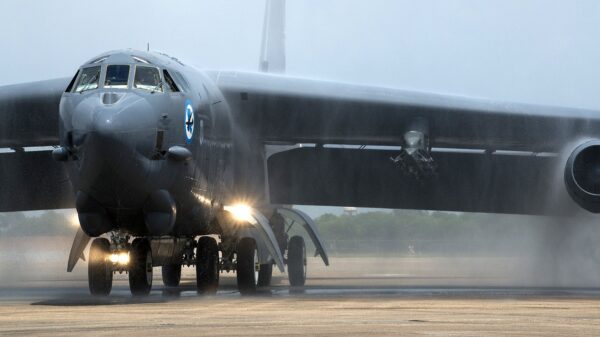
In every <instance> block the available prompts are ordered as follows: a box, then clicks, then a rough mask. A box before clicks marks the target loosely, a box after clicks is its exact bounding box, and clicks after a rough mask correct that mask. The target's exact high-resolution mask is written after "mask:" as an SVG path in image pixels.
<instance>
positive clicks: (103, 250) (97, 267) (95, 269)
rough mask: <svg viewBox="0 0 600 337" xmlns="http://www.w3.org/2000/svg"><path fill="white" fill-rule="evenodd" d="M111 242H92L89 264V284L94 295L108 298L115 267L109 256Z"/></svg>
mask: <svg viewBox="0 0 600 337" xmlns="http://www.w3.org/2000/svg"><path fill="white" fill-rule="evenodd" d="M109 254H110V242H108V240H107V239H105V238H97V239H95V240H94V241H92V246H91V247H90V257H89V262H88V283H89V287H90V293H91V294H92V295H99V296H107V295H108V294H110V291H111V289H112V281H113V267H112V262H111V261H110V260H109V258H108V256H109Z"/></svg>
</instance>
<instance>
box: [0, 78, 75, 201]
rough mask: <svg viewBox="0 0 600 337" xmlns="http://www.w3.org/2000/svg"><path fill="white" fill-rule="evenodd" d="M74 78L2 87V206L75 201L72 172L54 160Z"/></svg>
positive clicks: (0, 104) (0, 167)
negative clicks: (65, 97)
mask: <svg viewBox="0 0 600 337" xmlns="http://www.w3.org/2000/svg"><path fill="white" fill-rule="evenodd" d="M69 80H70V78H63V79H56V80H49V81H40V82H32V83H24V84H17V85H10V86H4V87H0V212H12V211H21V210H40V209H56V208H69V207H73V205H74V202H73V193H72V191H71V187H70V183H69V180H68V176H67V172H66V170H65V168H64V165H63V164H62V163H58V162H56V161H54V160H52V155H51V151H49V149H48V148H45V149H40V148H39V147H48V146H54V145H58V143H59V140H58V121H59V116H58V112H59V111H58V110H59V103H60V97H61V95H62V93H63V91H64V90H65V88H66V87H67V85H68V83H69Z"/></svg>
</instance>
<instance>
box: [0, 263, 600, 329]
mask: <svg viewBox="0 0 600 337" xmlns="http://www.w3.org/2000/svg"><path fill="white" fill-rule="evenodd" d="M396 260H397V263H398V264H406V263H407V262H406V261H405V260H406V259H405V260H403V259H396ZM433 261H438V262H436V263H440V262H439V261H441V263H442V264H444V260H443V259H435V260H433ZM388 262H389V261H388ZM332 263H333V264H335V265H336V267H334V266H332V268H330V269H329V270H326V269H325V268H322V267H319V265H318V261H316V260H311V261H310V264H309V267H311V266H312V273H311V274H312V275H311V278H310V279H309V280H308V283H307V285H306V286H305V287H303V288H292V289H290V288H289V287H288V285H287V280H286V277H285V275H283V274H278V275H275V276H274V280H273V284H274V285H273V286H272V287H270V288H269V289H265V290H263V291H261V292H260V293H259V294H257V295H256V296H252V297H246V296H241V295H240V294H239V293H238V292H237V290H236V287H235V277H234V276H233V275H231V274H229V275H227V274H224V275H223V277H222V279H221V286H220V289H219V292H218V293H217V294H216V295H214V296H199V295H197V294H196V292H195V288H194V269H192V268H185V269H184V271H185V272H184V282H183V285H182V286H181V287H179V288H177V289H169V288H165V287H163V286H162V283H161V280H160V276H159V274H160V270H159V269H155V279H154V284H155V286H154V290H153V291H152V293H151V295H150V296H148V297H145V298H134V297H132V296H131V295H130V294H129V290H128V285H127V280H126V277H125V275H120V276H117V280H116V282H115V285H114V288H113V292H112V294H111V295H110V296H109V297H105V298H96V297H92V296H90V295H88V290H87V281H86V278H85V268H84V267H85V264H83V266H79V267H78V268H79V269H78V272H77V273H75V274H63V275H66V276H64V277H62V278H61V277H58V278H50V277H48V276H47V277H46V278H45V279H28V280H22V282H11V283H4V284H2V285H1V286H0V335H6V336H107V335H110V336H113V335H116V334H120V335H122V336H265V335H274V336H282V335H318V336H365V335H402V336H407V335H414V336H596V335H600V288H589V287H587V288H583V287H571V288H554V287H553V288H551V287H533V286H506V285H503V284H504V283H505V280H503V279H502V277H501V276H499V275H494V274H493V273H491V272H489V273H484V275H481V274H480V275H477V276H474V275H472V274H468V273H464V270H459V271H456V270H455V272H456V273H455V274H452V273H451V272H450V270H443V272H440V271H439V270H438V271H436V273H431V272H430V271H431V270H430V267H431V266H428V267H426V266H427V263H432V262H431V261H430V262H423V264H420V266H421V268H422V269H421V270H420V272H419V271H417V269H418V268H416V269H415V268H413V269H412V270H410V272H406V273H392V272H391V271H392V270H393V269H395V267H394V268H384V269H383V271H384V272H381V268H379V273H377V272H378V270H376V268H369V267H368V266H370V265H372V264H373V259H369V258H366V259H333V261H332ZM361 263H362V265H361ZM411 263H416V262H415V261H412V262H411ZM461 263H462V264H464V261H463V262H461ZM445 264H446V265H447V264H448V261H446V263H445ZM488 264H489V261H488ZM392 265H393V264H392ZM349 266H354V268H349ZM394 266H395V265H394ZM407 270H409V269H408V268H404V271H407ZM461 272H462V273H463V274H466V276H463V277H461V276H460V275H458V274H460V273H461ZM444 273H445V274H444ZM53 276H54V274H53ZM461 284H462V285H461Z"/></svg>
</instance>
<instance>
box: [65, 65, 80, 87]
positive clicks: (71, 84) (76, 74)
mask: <svg viewBox="0 0 600 337" xmlns="http://www.w3.org/2000/svg"><path fill="white" fill-rule="evenodd" d="M77 76H79V70H77V72H76V73H75V76H73V79H72V80H71V82H69V86H68V87H67V89H66V90H65V92H71V90H73V86H74V85H75V80H76V79H77Z"/></svg>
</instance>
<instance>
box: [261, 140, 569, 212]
mask: <svg viewBox="0 0 600 337" xmlns="http://www.w3.org/2000/svg"><path fill="white" fill-rule="evenodd" d="M394 154H395V152H393V151H381V150H349V149H328V148H324V149H316V148H300V149H295V150H290V151H285V152H281V153H277V154H274V155H273V156H271V157H270V158H269V159H268V162H267V163H268V177H269V191H270V198H271V202H272V203H274V204H299V205H332V206H355V207H380V208H404V209H425V210H440V211H464V212H485V213H513V214H565V213H567V212H570V211H571V210H576V209H578V208H577V206H575V205H574V203H573V202H572V201H571V199H570V198H569V197H568V196H567V194H566V191H565V190H564V183H562V169H564V166H562V165H561V163H562V161H561V160H560V159H559V158H558V157H540V156H510V155H491V154H475V153H443V152H434V153H433V157H434V159H435V161H436V163H437V164H438V174H437V176H436V177H435V178H433V179H431V180H427V181H422V182H419V181H417V180H415V179H414V178H413V177H411V176H407V175H405V174H403V173H402V172H401V170H400V169H399V168H398V167H396V166H395V165H394V164H393V163H392V162H391V161H390V159H389V158H390V157H391V156H393V155H394ZM559 206H560V207H559Z"/></svg>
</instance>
